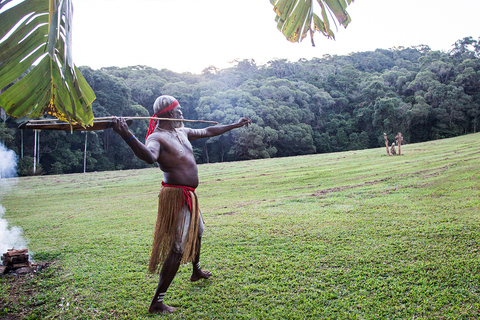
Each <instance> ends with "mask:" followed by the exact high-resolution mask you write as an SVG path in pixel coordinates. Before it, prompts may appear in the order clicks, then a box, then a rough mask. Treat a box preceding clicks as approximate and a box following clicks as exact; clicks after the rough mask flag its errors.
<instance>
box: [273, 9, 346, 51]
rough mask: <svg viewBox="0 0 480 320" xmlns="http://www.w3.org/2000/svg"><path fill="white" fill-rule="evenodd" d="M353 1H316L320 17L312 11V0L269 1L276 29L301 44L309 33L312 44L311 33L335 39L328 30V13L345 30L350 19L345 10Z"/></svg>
mask: <svg viewBox="0 0 480 320" xmlns="http://www.w3.org/2000/svg"><path fill="white" fill-rule="evenodd" d="M353 1H354V0H346V1H345V0H317V2H318V4H319V6H320V9H321V17H322V19H321V18H320V16H319V15H317V14H315V13H314V12H313V11H314V10H313V0H270V3H271V4H272V5H273V11H275V13H276V14H277V16H276V17H275V21H276V22H277V28H278V30H280V31H281V32H282V33H283V35H284V36H285V37H286V38H287V40H288V41H291V42H301V41H302V40H303V39H304V38H305V37H306V36H307V34H308V32H310V36H311V39H312V45H313V46H315V44H314V43H313V33H314V32H315V31H319V32H321V33H322V34H323V35H324V36H326V37H327V38H332V39H335V34H334V33H333V31H332V30H331V29H330V21H329V18H328V13H329V12H331V13H332V14H333V15H334V16H335V18H336V19H337V21H338V22H339V23H340V24H341V25H343V26H344V27H345V28H346V27H347V25H348V24H349V23H350V21H351V19H350V16H349V15H348V13H347V11H345V9H346V8H347V6H348V5H349V4H351V3H352V2H353Z"/></svg>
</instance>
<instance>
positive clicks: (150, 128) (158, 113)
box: [145, 100, 178, 142]
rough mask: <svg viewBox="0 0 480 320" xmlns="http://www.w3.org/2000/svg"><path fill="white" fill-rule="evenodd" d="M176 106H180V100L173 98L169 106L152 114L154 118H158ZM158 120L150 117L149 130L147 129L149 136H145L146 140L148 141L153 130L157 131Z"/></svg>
mask: <svg viewBox="0 0 480 320" xmlns="http://www.w3.org/2000/svg"><path fill="white" fill-rule="evenodd" d="M176 106H178V101H177V100H173V102H172V103H171V104H170V105H169V106H168V107H166V108H165V109H163V110H162V111H159V112H157V113H154V114H153V115H152V118H158V117H159V116H160V115H161V114H162V113H165V112H168V111H170V110H173V109H174V108H175V107H176ZM157 121H158V119H150V122H149V124H148V131H147V136H146V137H145V142H147V138H148V136H149V135H151V134H152V132H153V131H155V125H156V124H157Z"/></svg>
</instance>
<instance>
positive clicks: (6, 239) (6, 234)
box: [0, 143, 28, 255]
mask: <svg viewBox="0 0 480 320" xmlns="http://www.w3.org/2000/svg"><path fill="white" fill-rule="evenodd" d="M16 172H17V155H16V154H15V152H13V151H12V150H9V149H7V148H5V146H4V145H3V144H2V143H0V201H1V200H2V199H3V197H4V196H5V194H6V193H7V192H8V191H9V190H11V189H12V188H13V187H15V185H16V184H17V181H18V178H16V175H17V173H16ZM4 214H5V207H4V206H2V205H1V204H0V255H1V254H2V253H5V252H7V249H12V248H15V249H24V248H26V247H27V244H28V242H27V241H26V240H25V239H24V238H23V237H22V233H23V231H22V229H21V228H19V227H11V228H9V227H8V222H7V220H5V219H4V218H3V215H4Z"/></svg>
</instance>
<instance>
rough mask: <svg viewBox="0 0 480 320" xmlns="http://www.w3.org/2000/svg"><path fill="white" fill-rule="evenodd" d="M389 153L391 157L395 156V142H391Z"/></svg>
mask: <svg viewBox="0 0 480 320" xmlns="http://www.w3.org/2000/svg"><path fill="white" fill-rule="evenodd" d="M390 153H391V154H392V156H394V155H396V154H397V151H396V150H395V142H392V147H391V148H390Z"/></svg>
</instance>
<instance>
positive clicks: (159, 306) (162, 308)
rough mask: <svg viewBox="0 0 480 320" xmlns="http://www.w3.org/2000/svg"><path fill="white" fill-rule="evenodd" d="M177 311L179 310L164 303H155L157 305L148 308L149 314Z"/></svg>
mask: <svg viewBox="0 0 480 320" xmlns="http://www.w3.org/2000/svg"><path fill="white" fill-rule="evenodd" d="M176 310H177V308H174V307H170V306H167V305H166V304H165V303H163V302H155V303H153V302H152V304H151V305H150V308H148V312H150V313H162V312H166V313H172V312H175V311H176Z"/></svg>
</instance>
